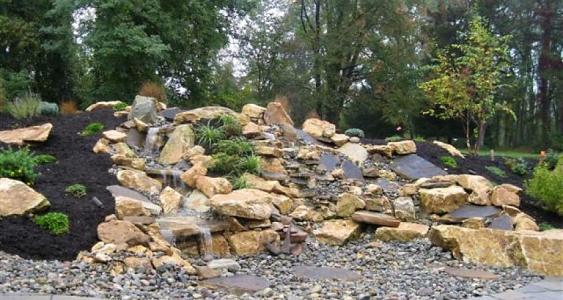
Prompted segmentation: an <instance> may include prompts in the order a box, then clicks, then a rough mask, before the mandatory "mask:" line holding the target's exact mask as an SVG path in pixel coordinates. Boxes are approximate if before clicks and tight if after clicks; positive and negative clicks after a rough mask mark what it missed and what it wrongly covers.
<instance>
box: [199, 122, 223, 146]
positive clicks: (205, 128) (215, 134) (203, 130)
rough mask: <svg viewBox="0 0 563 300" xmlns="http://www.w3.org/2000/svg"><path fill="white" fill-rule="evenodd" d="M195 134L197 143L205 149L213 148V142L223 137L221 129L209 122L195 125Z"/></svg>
mask: <svg viewBox="0 0 563 300" xmlns="http://www.w3.org/2000/svg"><path fill="white" fill-rule="evenodd" d="M195 135H196V140H197V143H198V144H199V145H201V146H202V147H204V148H205V149H207V150H211V149H213V147H214V146H215V144H217V143H218V142H219V141H221V140H223V139H225V132H224V131H223V129H221V128H218V127H214V126H212V125H211V124H210V123H208V124H206V125H201V126H198V127H196V130H195Z"/></svg>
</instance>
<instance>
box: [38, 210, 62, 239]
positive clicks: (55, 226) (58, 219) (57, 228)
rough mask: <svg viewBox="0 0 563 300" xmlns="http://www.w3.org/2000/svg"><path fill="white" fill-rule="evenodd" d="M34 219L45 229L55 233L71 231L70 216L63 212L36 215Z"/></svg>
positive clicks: (60, 233)
mask: <svg viewBox="0 0 563 300" xmlns="http://www.w3.org/2000/svg"><path fill="white" fill-rule="evenodd" d="M33 221H34V222H35V224H37V225H38V226H39V227H41V228H42V229H43V230H47V231H49V232H50V233H51V234H53V235H62V234H65V233H68V232H69V231H70V221H69V219H68V216H67V215H66V214H64V213H61V212H50V213H46V214H44V215H41V216H36V217H35V218H34V219H33Z"/></svg>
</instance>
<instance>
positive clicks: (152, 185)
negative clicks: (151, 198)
mask: <svg viewBox="0 0 563 300" xmlns="http://www.w3.org/2000/svg"><path fill="white" fill-rule="evenodd" d="M117 180H118V181H119V183H120V184H121V185H123V186H125V187H128V188H132V189H134V190H138V191H140V192H146V193H155V194H157V193H160V190H161V189H162V183H161V182H160V181H158V180H156V179H153V178H150V177H149V176H147V174H145V172H141V171H136V170H135V171H133V170H121V171H119V172H117Z"/></svg>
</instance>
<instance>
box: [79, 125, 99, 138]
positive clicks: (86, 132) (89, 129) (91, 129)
mask: <svg viewBox="0 0 563 300" xmlns="http://www.w3.org/2000/svg"><path fill="white" fill-rule="evenodd" d="M102 130H104V124H102V123H100V122H94V123H90V124H88V125H86V127H84V129H82V132H81V133H80V135H81V136H92V135H95V134H98V133H100V132H102Z"/></svg>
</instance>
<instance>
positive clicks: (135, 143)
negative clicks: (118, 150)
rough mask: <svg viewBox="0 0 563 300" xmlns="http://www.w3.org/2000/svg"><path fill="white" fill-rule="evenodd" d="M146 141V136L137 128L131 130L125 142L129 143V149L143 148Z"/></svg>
mask: <svg viewBox="0 0 563 300" xmlns="http://www.w3.org/2000/svg"><path fill="white" fill-rule="evenodd" d="M145 139H146V134H143V133H140V132H139V131H138V130H137V129H135V128H131V129H129V132H127V140H125V143H127V145H128V146H129V147H137V148H141V147H144V146H145Z"/></svg>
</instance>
